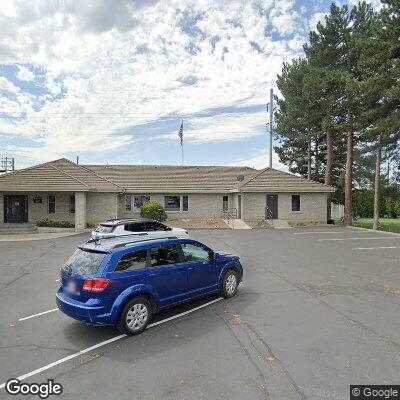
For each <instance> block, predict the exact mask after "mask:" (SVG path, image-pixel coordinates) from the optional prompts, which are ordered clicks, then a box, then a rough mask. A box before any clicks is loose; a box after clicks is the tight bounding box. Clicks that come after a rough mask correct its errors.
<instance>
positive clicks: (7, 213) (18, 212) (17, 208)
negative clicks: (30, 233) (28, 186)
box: [4, 195, 28, 223]
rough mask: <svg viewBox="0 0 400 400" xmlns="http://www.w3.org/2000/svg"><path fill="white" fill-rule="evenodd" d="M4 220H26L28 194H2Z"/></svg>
mask: <svg viewBox="0 0 400 400" xmlns="http://www.w3.org/2000/svg"><path fill="white" fill-rule="evenodd" d="M4 222H6V223H24V222H28V196H20V195H15V196H4Z"/></svg>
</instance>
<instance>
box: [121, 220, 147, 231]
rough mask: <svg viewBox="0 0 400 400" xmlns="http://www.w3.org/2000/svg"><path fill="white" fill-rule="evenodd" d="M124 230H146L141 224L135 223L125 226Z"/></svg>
mask: <svg viewBox="0 0 400 400" xmlns="http://www.w3.org/2000/svg"><path fill="white" fill-rule="evenodd" d="M125 230H126V231H129V232H145V231H146V228H145V226H144V223H143V222H136V223H133V224H126V225H125Z"/></svg>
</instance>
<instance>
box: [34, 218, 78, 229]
mask: <svg viewBox="0 0 400 400" xmlns="http://www.w3.org/2000/svg"><path fill="white" fill-rule="evenodd" d="M36 225H37V226H44V227H46V228H75V224H72V223H71V222H68V221H52V220H51V219H42V220H41V221H38V222H36Z"/></svg>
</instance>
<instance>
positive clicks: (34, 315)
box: [18, 308, 58, 321]
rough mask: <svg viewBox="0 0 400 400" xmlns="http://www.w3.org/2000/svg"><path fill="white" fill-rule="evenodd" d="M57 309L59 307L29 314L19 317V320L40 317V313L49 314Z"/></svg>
mask: <svg viewBox="0 0 400 400" xmlns="http://www.w3.org/2000/svg"><path fill="white" fill-rule="evenodd" d="M57 310H58V308H52V309H51V310H47V311H43V312H40V313H37V314H33V315H29V316H28V317H23V318H19V319H18V321H26V320H27V319H31V318H35V317H39V316H40V315H45V314H49V313H51V312H53V311H57Z"/></svg>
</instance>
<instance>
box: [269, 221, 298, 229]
mask: <svg viewBox="0 0 400 400" xmlns="http://www.w3.org/2000/svg"><path fill="white" fill-rule="evenodd" d="M271 222H272V226H273V227H274V228H275V229H288V228H293V227H292V226H290V225H289V223H288V222H287V221H286V220H285V219H273V220H272V221H271Z"/></svg>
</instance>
